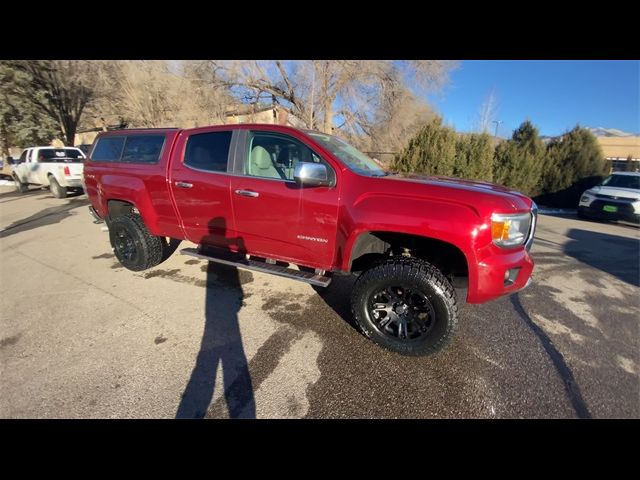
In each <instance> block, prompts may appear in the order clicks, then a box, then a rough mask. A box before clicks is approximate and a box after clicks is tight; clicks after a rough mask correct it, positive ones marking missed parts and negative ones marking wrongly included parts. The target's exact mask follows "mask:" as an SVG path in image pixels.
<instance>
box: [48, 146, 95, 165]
mask: <svg viewBox="0 0 640 480" xmlns="http://www.w3.org/2000/svg"><path fill="white" fill-rule="evenodd" d="M83 159H84V156H83V154H82V152H81V151H80V150H76V149H75V148H41V149H40V150H38V158H37V161H38V162H53V163H55V162H81V161H82V160H83Z"/></svg>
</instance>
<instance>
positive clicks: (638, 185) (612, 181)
mask: <svg viewBox="0 0 640 480" xmlns="http://www.w3.org/2000/svg"><path fill="white" fill-rule="evenodd" d="M602 185H606V186H607V187H618V188H633V189H636V190H640V177H639V176H636V175H611V176H610V177H608V178H606V179H605V180H604V182H602Z"/></svg>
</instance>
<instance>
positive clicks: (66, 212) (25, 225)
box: [0, 197, 89, 238]
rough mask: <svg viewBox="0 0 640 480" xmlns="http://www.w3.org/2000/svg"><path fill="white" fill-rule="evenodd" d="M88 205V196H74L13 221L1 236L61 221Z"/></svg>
mask: <svg viewBox="0 0 640 480" xmlns="http://www.w3.org/2000/svg"><path fill="white" fill-rule="evenodd" d="M87 205H89V200H88V199H87V198H86V197H83V198H72V199H70V200H68V201H67V202H66V203H64V204H63V205H60V206H58V207H49V208H45V209H44V210H41V211H39V212H38V213H34V214H33V215H31V216H29V217H27V218H23V219H21V220H18V221H16V222H13V223H12V224H11V225H9V226H7V227H6V228H5V229H4V230H3V231H1V232H0V238H6V237H9V236H11V235H15V234H16V233H21V232H26V231H28V230H33V229H35V228H39V227H44V226H46V225H53V224H54V223H59V222H61V221H62V220H64V219H65V218H67V217H70V216H71V215H73V214H74V213H73V212H71V210H74V209H76V208H79V207H86V206H87Z"/></svg>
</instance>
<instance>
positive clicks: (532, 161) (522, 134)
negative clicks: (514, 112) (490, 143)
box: [493, 120, 546, 196]
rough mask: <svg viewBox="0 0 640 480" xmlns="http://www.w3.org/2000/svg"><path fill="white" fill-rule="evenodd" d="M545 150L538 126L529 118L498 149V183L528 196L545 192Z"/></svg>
mask: <svg viewBox="0 0 640 480" xmlns="http://www.w3.org/2000/svg"><path fill="white" fill-rule="evenodd" d="M545 153H546V149H545V146H544V143H543V142H542V140H541V139H540V136H539V134H538V129H537V128H536V127H535V126H534V125H533V124H532V123H531V122H530V121H529V120H526V121H525V122H523V123H522V124H521V125H520V126H519V127H518V128H517V129H516V130H515V131H514V132H513V135H512V137H511V139H510V140H508V141H506V142H502V143H501V144H500V145H498V147H497V148H496V150H495V156H494V162H493V180H494V182H496V183H498V184H501V185H505V186H507V187H510V188H513V189H514V190H518V191H520V192H522V193H525V194H528V195H532V196H533V195H537V194H538V193H540V191H541V184H540V180H541V174H542V170H543V166H544V158H545Z"/></svg>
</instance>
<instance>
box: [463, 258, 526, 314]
mask: <svg viewBox="0 0 640 480" xmlns="http://www.w3.org/2000/svg"><path fill="white" fill-rule="evenodd" d="M533 266H534V263H533V259H532V258H531V255H529V252H528V251H527V250H526V249H524V248H520V249H518V250H517V251H514V252H510V253H507V254H504V253H500V254H498V255H492V256H490V257H486V258H484V259H483V260H482V261H481V262H480V263H479V265H478V271H477V279H476V281H477V283H476V285H475V288H473V286H472V285H469V290H468V293H467V302H468V303H485V302H488V301H490V300H494V299H496V298H499V297H502V296H504V295H510V294H512V293H515V292H517V291H519V290H522V289H523V288H525V287H527V286H529V283H530V280H531V274H532V273H533Z"/></svg>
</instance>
